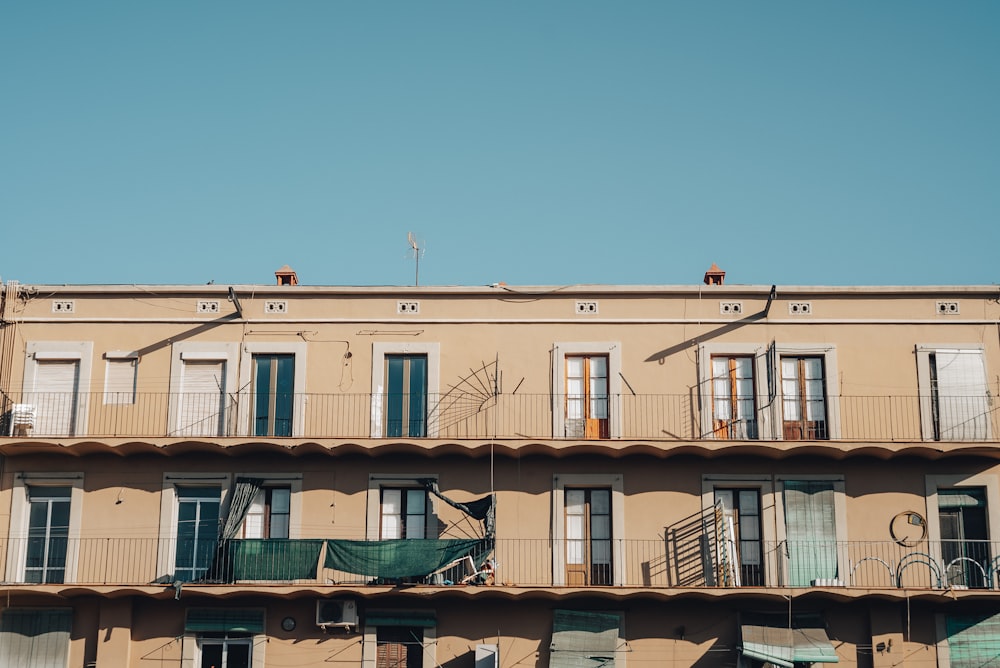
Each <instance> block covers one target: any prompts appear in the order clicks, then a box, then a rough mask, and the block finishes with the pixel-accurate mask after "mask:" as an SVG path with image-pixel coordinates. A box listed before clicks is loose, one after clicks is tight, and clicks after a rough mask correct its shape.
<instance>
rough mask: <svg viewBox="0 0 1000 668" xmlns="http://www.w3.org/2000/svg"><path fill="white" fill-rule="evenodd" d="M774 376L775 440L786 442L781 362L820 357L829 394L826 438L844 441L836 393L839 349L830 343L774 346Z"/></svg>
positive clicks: (838, 395) (825, 389)
mask: <svg viewBox="0 0 1000 668" xmlns="http://www.w3.org/2000/svg"><path fill="white" fill-rule="evenodd" d="M774 353H775V354H774V368H772V369H771V373H773V374H774V376H773V378H774V381H775V399H774V403H773V404H772V411H773V413H774V438H775V439H776V440H785V438H784V425H785V422H784V410H785V408H784V407H785V403H784V402H785V396H784V393H783V392H782V388H781V358H782V357H819V358H821V359H822V360H823V391H824V392H825V394H826V397H825V399H826V438H825V439H823V440H825V441H836V440H839V439H840V437H841V430H840V394H839V393H838V392H836V391H835V390H836V389H837V386H836V384H835V383H836V380H837V378H839V375H838V372H837V348H836V346H834V345H832V344H829V343H777V342H776V343H775V344H774Z"/></svg>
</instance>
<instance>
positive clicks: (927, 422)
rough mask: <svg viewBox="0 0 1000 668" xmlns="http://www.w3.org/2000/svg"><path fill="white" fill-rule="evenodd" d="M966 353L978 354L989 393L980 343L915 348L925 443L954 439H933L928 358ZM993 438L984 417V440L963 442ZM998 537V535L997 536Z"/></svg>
mask: <svg viewBox="0 0 1000 668" xmlns="http://www.w3.org/2000/svg"><path fill="white" fill-rule="evenodd" d="M949 350H956V351H968V352H976V353H979V355H980V357H981V358H982V361H983V372H984V373H983V376H984V377H983V384H984V385H985V386H986V390H987V393H988V392H989V371H988V369H987V367H986V349H985V347H984V346H983V345H982V344H981V343H953V344H928V343H919V344H917V346H916V348H915V353H916V357H917V394H918V396H919V403H920V437H921V438H922V439H923V440H925V441H932V442H948V441H951V440H955V439H947V440H946V439H940V440H938V439H935V438H934V432H935V425H934V415H933V412H934V401H935V397H934V393H933V390H932V387H931V368H930V356H931V355H936V354H937V353H938V352H942V351H949ZM991 438H993V420H992V419H990V417H989V416H988V415H987V417H986V435H985V438H982V439H979V438H976V439H968V440H966V441H963V442H982V441H989V440H990V439H991ZM997 535H1000V534H997Z"/></svg>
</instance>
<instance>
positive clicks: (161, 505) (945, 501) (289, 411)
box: [0, 272, 1000, 668]
mask: <svg viewBox="0 0 1000 668" xmlns="http://www.w3.org/2000/svg"><path fill="white" fill-rule="evenodd" d="M278 278H279V284H278V285H239V286H232V287H227V286H215V285H208V286H46V285H30V286H29V285H19V284H18V283H16V282H8V283H7V284H6V285H5V286H4V287H3V303H2V311H0V314H2V349H0V390H2V396H0V400H2V402H3V405H2V406H0V409H2V411H0V412H2V415H3V420H2V424H0V429H2V435H0V455H2V457H0V666H3V667H7V666H39V667H44V668H49V667H58V668H64V667H74V668H75V667H81V668H82V667H87V666H100V667H101V668H105V667H109V668H110V667H115V668H122V667H124V668H143V667H146V666H150V667H152V666H157V667H159V666H179V667H182V668H209V667H214V668H250V667H253V668H264V667H265V666H267V667H270V666H275V667H278V666H313V665H317V666H319V665H329V664H333V665H339V666H357V667H359V668H388V667H390V666H392V667H397V668H404V667H405V668H430V667H434V666H442V667H446V668H486V667H487V666H488V667H489V668H498V667H502V668H514V667H518V666H552V667H553V668H567V667H576V666H593V667H595V668H596V667H601V666H605V667H610V666H614V667H615V668H624V667H626V666H628V667H632V668H638V667H641V666H699V667H705V668H708V667H711V666H739V667H741V668H756V667H759V666H767V665H772V666H788V667H793V666H803V665H810V664H814V663H839V664H841V665H844V666H859V667H871V668H875V667H883V666H884V667H888V666H898V665H906V666H927V667H931V666H934V667H941V668H944V667H948V666H952V667H955V668H965V667H968V666H989V665H1000V466H998V455H1000V448H998V447H997V445H998V442H997V440H998V439H997V435H998V429H1000V424H998V419H997V411H998V404H997V396H998V394H1000V377H998V374H1000V291H998V288H997V287H996V286H982V287H921V288H917V287H899V288H890V287H885V288H881V287H880V288H875V287H852V288H846V287H819V288H813V287H783V286H778V287H776V288H775V287H772V286H740V285H726V284H722V282H721V280H707V281H706V282H708V283H712V284H710V285H699V286H665V287H664V286H651V287H644V286H629V287H621V286H575V287H560V288H556V287H552V288H545V287H521V288H515V287H510V286H506V285H502V284H500V285H495V286H488V287H475V288H469V287H426V288H425V287H419V288H415V287H318V286H308V285H299V284H297V280H294V281H292V280H289V277H288V274H287V272H285V274H284V275H279V277H278ZM711 278H713V277H707V279H711ZM281 283H285V284H284V285H282V284H281Z"/></svg>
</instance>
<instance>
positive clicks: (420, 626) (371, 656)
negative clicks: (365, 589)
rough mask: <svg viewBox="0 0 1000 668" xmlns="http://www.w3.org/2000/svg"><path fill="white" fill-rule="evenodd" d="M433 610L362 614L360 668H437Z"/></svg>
mask: <svg viewBox="0 0 1000 668" xmlns="http://www.w3.org/2000/svg"><path fill="white" fill-rule="evenodd" d="M436 627H437V617H436V615H435V613H434V611H433V610H372V609H369V610H368V612H367V614H366V615H365V628H364V640H363V646H362V661H361V665H362V668H423V667H424V666H436V665H438V663H437V661H436V658H435V655H436V646H437V628H436Z"/></svg>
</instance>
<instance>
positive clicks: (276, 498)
mask: <svg viewBox="0 0 1000 668" xmlns="http://www.w3.org/2000/svg"><path fill="white" fill-rule="evenodd" d="M291 498H292V490H290V489H288V488H283V487H276V488H275V489H272V490H271V512H272V513H287V512H288V509H289V507H290V505H291Z"/></svg>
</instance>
